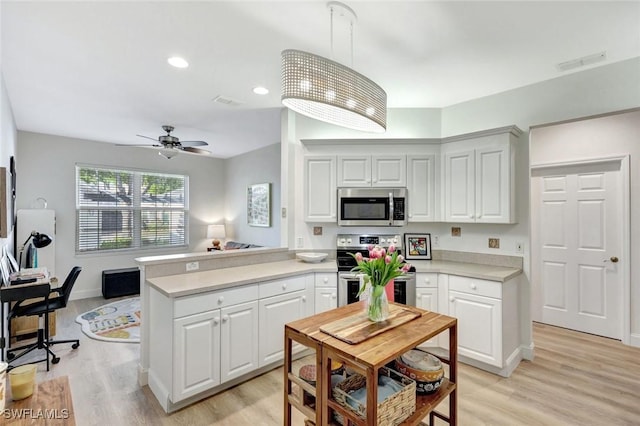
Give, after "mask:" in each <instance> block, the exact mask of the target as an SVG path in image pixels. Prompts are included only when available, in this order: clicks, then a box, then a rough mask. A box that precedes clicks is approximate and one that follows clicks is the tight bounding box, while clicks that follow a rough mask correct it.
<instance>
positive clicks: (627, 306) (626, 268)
mask: <svg viewBox="0 0 640 426" xmlns="http://www.w3.org/2000/svg"><path fill="white" fill-rule="evenodd" d="M607 163H618V164H619V165H620V173H621V180H622V188H621V196H622V200H621V201H622V242H621V243H622V253H621V257H622V258H623V259H625V262H624V264H623V265H622V267H621V270H620V273H621V277H622V291H621V295H620V297H621V299H622V300H621V303H622V317H621V321H622V324H620V329H621V331H622V333H621V336H622V343H624V344H625V345H630V344H631V343H630V341H631V258H630V253H631V233H630V231H631V198H630V197H631V189H630V188H631V184H630V171H629V164H630V155H629V154H622V155H616V156H607V157H597V158H585V159H576V160H572V161H562V162H552V163H540V164H531V165H530V167H529V214H530V220H529V235H530V236H531V238H530V240H531V250H530V253H531V301H530V303H531V312H532V314H533V313H534V312H536V313H537V312H539V310H540V309H541V306H538V305H534V304H536V303H537V304H540V303H541V302H542V301H541V300H539V297H537V295H539V294H540V293H539V291H540V290H539V284H538V283H539V276H540V270H539V268H538V263H539V251H538V250H537V249H534V247H535V244H537V243H538V241H537V240H538V238H537V234H536V233H534V231H535V230H534V223H537V221H538V220H537V218H538V217H539V216H538V214H539V213H538V212H537V211H536V209H535V208H534V206H536V205H537V202H538V201H539V200H538V198H537V197H538V194H537V192H535V191H534V189H536V188H534V187H533V178H534V177H537V176H539V174H538V173H539V172H545V171H551V170H552V169H562V168H566V167H575V166H586V165H598V164H607ZM534 174H535V175H536V176H534Z"/></svg>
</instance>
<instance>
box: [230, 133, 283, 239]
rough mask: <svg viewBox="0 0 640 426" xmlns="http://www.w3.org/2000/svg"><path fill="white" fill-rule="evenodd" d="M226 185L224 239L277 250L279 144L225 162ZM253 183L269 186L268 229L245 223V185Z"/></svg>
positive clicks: (278, 232)
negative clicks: (269, 214)
mask: <svg viewBox="0 0 640 426" xmlns="http://www.w3.org/2000/svg"><path fill="white" fill-rule="evenodd" d="M226 182H227V185H226V191H225V193H226V202H227V210H226V215H225V216H226V222H227V226H226V231H227V240H233V241H239V242H243V243H251V244H258V245H261V246H269V247H280V190H281V187H280V143H276V144H273V145H269V146H267V147H265V148H261V149H257V150H255V151H251V152H248V153H246V154H243V155H238V156H236V157H233V158H229V159H227V160H226ZM256 183H271V226H270V227H268V228H262V227H255V226H249V225H248V224H247V186H248V185H251V184H256ZM285 246H286V244H285Z"/></svg>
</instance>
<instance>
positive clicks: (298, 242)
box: [296, 237, 304, 248]
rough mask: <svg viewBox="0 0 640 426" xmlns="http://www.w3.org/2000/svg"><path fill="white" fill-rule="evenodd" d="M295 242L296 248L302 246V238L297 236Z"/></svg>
mask: <svg viewBox="0 0 640 426" xmlns="http://www.w3.org/2000/svg"><path fill="white" fill-rule="evenodd" d="M296 244H297V246H298V248H302V247H304V238H302V237H298V238H297V242H296Z"/></svg>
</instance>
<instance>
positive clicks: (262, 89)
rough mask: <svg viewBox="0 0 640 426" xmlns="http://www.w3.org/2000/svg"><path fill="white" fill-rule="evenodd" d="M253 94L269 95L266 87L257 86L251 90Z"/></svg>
mask: <svg viewBox="0 0 640 426" xmlns="http://www.w3.org/2000/svg"><path fill="white" fill-rule="evenodd" d="M253 93H255V94H256V95H266V94H267V93H269V89H267V88H266V87H262V86H258V87H254V88H253Z"/></svg>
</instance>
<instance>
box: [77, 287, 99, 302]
mask: <svg viewBox="0 0 640 426" xmlns="http://www.w3.org/2000/svg"><path fill="white" fill-rule="evenodd" d="M91 297H102V290H101V289H99V288H96V289H90V290H77V289H74V290H72V291H71V296H69V300H78V299H89V298H91Z"/></svg>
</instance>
